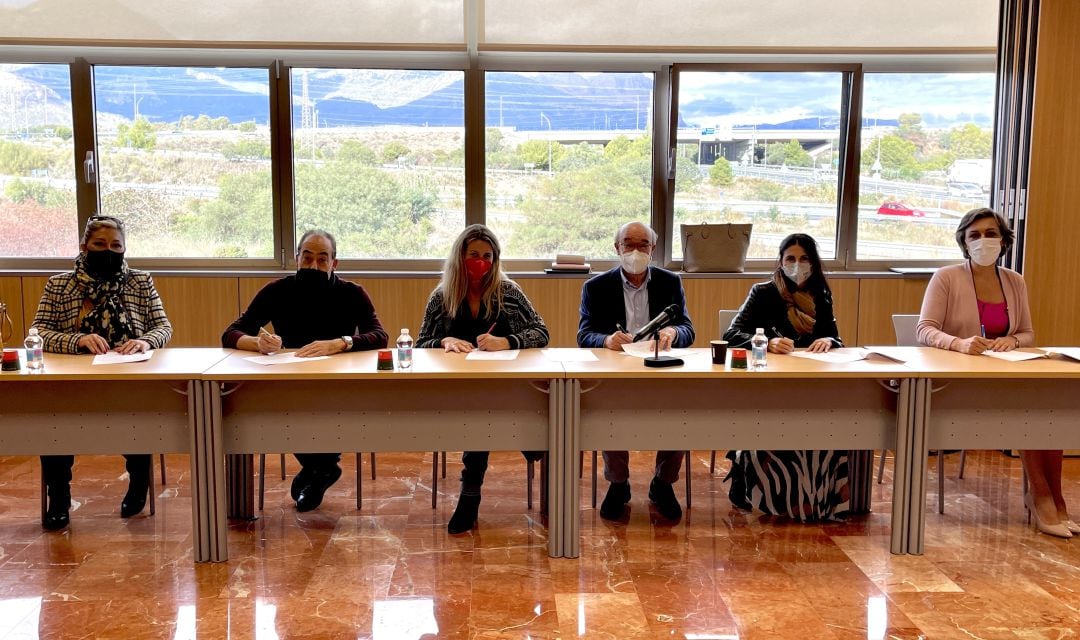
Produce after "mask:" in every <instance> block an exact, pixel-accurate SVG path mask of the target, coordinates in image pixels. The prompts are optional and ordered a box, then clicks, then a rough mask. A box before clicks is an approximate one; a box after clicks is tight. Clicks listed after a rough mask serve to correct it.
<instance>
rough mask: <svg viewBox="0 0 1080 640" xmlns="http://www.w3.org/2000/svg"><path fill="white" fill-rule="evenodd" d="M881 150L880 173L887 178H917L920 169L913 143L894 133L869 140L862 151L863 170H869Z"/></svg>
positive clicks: (920, 174) (919, 175)
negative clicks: (868, 143)
mask: <svg viewBox="0 0 1080 640" xmlns="http://www.w3.org/2000/svg"><path fill="white" fill-rule="evenodd" d="M879 147H880V152H881V173H882V175H883V176H885V177H888V178H903V179H905V180H918V179H919V178H921V177H922V169H921V167H920V165H919V161H918V159H917V158H916V157H915V143H913V142H911V141H910V140H904V139H903V138H901V137H900V136H898V135H896V134H889V135H887V136H881V137H879V138H876V139H875V140H873V141H871V143H870V145H869V146H867V148H866V149H864V150H863V152H862V166H863V171H869V170H870V168H871V167H873V165H874V163H875V162H877V158H878V151H879Z"/></svg>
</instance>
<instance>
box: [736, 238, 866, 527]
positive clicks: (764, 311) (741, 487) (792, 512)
mask: <svg viewBox="0 0 1080 640" xmlns="http://www.w3.org/2000/svg"><path fill="white" fill-rule="evenodd" d="M758 327H762V328H765V333H766V335H768V336H769V351H770V352H771V353H791V352H792V351H793V350H795V349H796V348H806V349H807V350H808V351H817V352H825V351H828V350H829V349H832V348H833V347H842V346H844V344H843V342H841V340H840V336H839V332H838V331H837V328H836V318H835V317H834V316H833V302H832V290H831V289H829V283H828V282H827V281H826V280H825V273H824V271H823V270H822V267H821V257H820V256H819V255H818V248H817V243H816V242H815V241H814V239H813V238H812V237H810V236H808V235H805V234H801V233H795V234H792V235H790V236H788V237H786V238H784V240H783V241H782V242H781V243H780V252H779V256H778V258H777V261H776V269H775V271H774V272H773V276H772V279H771V280H769V281H768V282H761V283H758V284H755V285H754V286H753V287H752V288H751V289H750V294H749V295H748V296H747V298H746V302H744V303H743V305H742V308H741V309H739V313H738V315H736V316H735V319H734V320H732V322H731V326H730V327H729V328H728V330H727V331H726V332H724V339H725V340H727V341H728V342H729V343H730V345H731V346H732V347H742V346H749V343H750V338H751V337H753V335H754V330H755V329H756V328H758ZM727 457H728V458H729V459H730V460H731V461H732V465H731V472H730V473H728V477H727V479H728V480H730V481H731V487H730V489H729V490H728V497H729V498H730V499H731V503H732V504H734V505H735V506H737V507H740V508H743V509H752V508H753V507H757V508H758V509H760V510H761V511H764V512H765V513H768V514H772V515H778V516H787V517H790V518H793V519H795V520H828V519H832V518H835V517H837V516H839V515H841V514H843V513H845V512H847V511H848V510H849V509H850V502H849V496H850V488H849V487H848V452H847V451H846V450H843V451H729V452H728V454H727Z"/></svg>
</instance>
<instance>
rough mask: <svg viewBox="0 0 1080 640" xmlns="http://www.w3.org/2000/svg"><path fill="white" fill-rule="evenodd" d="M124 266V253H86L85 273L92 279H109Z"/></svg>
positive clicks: (102, 251)
mask: <svg viewBox="0 0 1080 640" xmlns="http://www.w3.org/2000/svg"><path fill="white" fill-rule="evenodd" d="M123 266H124V252H123V251H120V252H117V251H110V250H108V249H101V250H98V251H90V250H87V252H86V272H87V273H89V274H90V275H91V276H93V277H94V278H98V279H104V278H111V277H112V276H115V275H116V274H118V273H120V270H121V268H123Z"/></svg>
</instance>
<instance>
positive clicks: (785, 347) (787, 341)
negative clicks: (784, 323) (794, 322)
mask: <svg viewBox="0 0 1080 640" xmlns="http://www.w3.org/2000/svg"><path fill="white" fill-rule="evenodd" d="M770 328H771V329H772V332H773V335H775V336H776V337H775V338H772V339H771V340H769V351H770V352H772V353H791V352H792V351H794V350H795V341H794V340H792V339H791V338H785V337H784V334H782V333H780V330H779V329H777V328H776V327H775V326H773V327H770Z"/></svg>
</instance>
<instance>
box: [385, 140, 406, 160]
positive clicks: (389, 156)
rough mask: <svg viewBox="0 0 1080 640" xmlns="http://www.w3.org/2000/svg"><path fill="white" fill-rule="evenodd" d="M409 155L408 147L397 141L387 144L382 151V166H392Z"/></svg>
mask: <svg viewBox="0 0 1080 640" xmlns="http://www.w3.org/2000/svg"><path fill="white" fill-rule="evenodd" d="M407 155H409V147H408V146H407V145H406V144H405V143H404V142H400V141H398V140H394V141H391V142H388V143H387V144H386V145H385V146H384V147H383V150H382V161H383V164H393V163H395V162H398V161H399V160H401V159H402V158H404V157H405V156H407Z"/></svg>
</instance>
